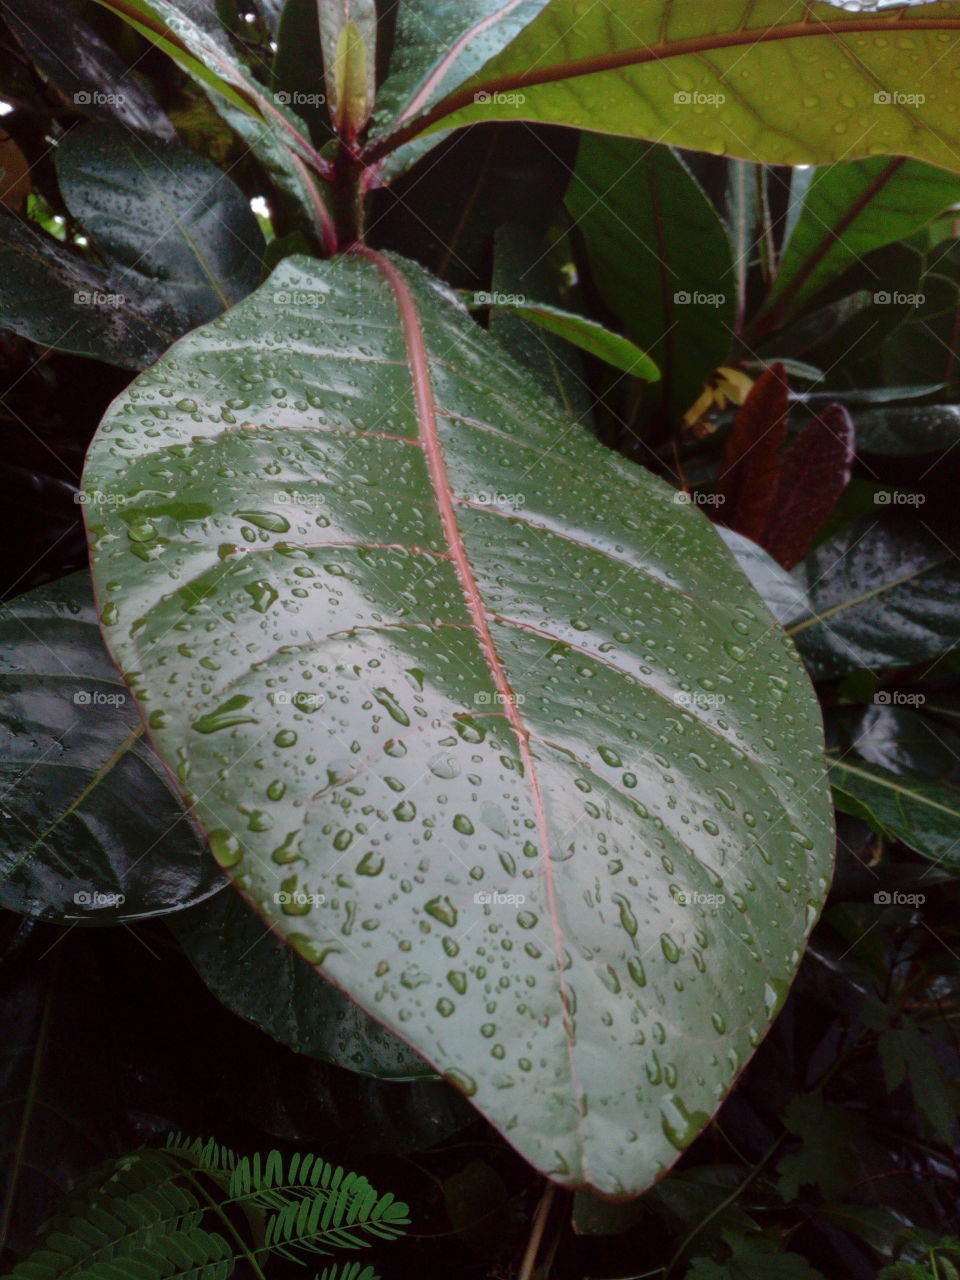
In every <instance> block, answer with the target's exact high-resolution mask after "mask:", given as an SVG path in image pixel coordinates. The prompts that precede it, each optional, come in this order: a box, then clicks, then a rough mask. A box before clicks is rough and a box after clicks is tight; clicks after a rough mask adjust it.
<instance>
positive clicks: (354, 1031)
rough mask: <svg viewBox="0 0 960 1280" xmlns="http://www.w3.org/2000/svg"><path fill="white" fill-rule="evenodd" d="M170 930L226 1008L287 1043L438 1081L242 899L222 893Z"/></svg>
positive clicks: (339, 1060) (385, 1073)
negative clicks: (273, 930) (273, 931)
mask: <svg viewBox="0 0 960 1280" xmlns="http://www.w3.org/2000/svg"><path fill="white" fill-rule="evenodd" d="M168 924H169V926H170V928H171V930H172V931H173V933H174V934H175V936H176V937H177V939H178V941H179V942H180V945H181V946H182V947H183V949H184V951H185V952H186V953H187V955H188V956H189V958H190V960H191V962H192V963H193V965H194V966H195V967H196V969H197V971H198V972H199V974H200V976H201V977H202V978H203V980H204V982H205V983H206V984H207V986H208V987H209V988H210V990H211V991H212V992H213V994H214V995H215V996H216V997H217V999H218V1000H219V1001H220V1002H221V1004H225V1005H226V1006H227V1008H228V1009H231V1010H232V1011H233V1012H234V1013H236V1014H239V1015H240V1017H241V1018H246V1019H247V1021H248V1022H252V1023H253V1024H254V1026H256V1027H259V1028H260V1030H261V1031H265V1032H266V1033H267V1034H268V1035H270V1036H273V1038H274V1039H275V1040H279V1041H280V1042H281V1044H285V1045H287V1046H288V1047H289V1048H290V1049H293V1050H294V1051H295V1052H297V1053H309V1054H312V1055H313V1056H314V1057H318V1058H324V1059H326V1061H328V1062H333V1063H336V1065H337V1066H340V1067H346V1068H347V1069H348V1070H350V1071H362V1072H364V1073H366V1074H368V1075H372V1076H378V1077H380V1078H381V1079H394V1080H413V1079H418V1078H422V1079H426V1078H431V1077H435V1075H436V1073H435V1072H434V1071H433V1070H432V1069H431V1068H430V1067H429V1066H428V1064H427V1063H426V1062H424V1060H423V1059H422V1058H421V1057H419V1056H418V1055H417V1054H415V1053H414V1052H413V1050H412V1049H410V1048H408V1047H407V1045H405V1044H404V1043H403V1041H402V1040H398V1039H397V1038H396V1036H392V1035H391V1034H390V1033H389V1031H387V1030H385V1029H384V1028H383V1027H382V1026H380V1024H379V1023H377V1022H374V1021H373V1019H372V1018H368V1017H367V1015H366V1014H365V1013H364V1012H363V1010H362V1009H360V1008H359V1007H358V1006H357V1005H355V1004H354V1003H353V1001H352V1000H348V999H347V997H346V996H345V995H343V994H342V993H341V992H340V991H338V990H337V988H336V987H334V986H331V985H330V983H329V982H327V981H326V980H325V979H324V978H322V977H321V976H320V975H319V974H318V973H317V971H316V970H315V969H312V968H311V967H310V966H309V965H308V964H306V962H305V961H304V960H303V959H302V958H301V957H300V956H298V955H297V954H296V952H295V951H293V950H292V949H291V948H290V947H288V946H285V945H284V943H283V942H282V941H281V939H280V938H278V937H277V936H276V935H275V934H273V933H271V932H270V930H269V929H268V928H267V926H266V925H265V924H264V923H263V921H262V920H261V919H260V917H259V916H258V915H257V914H256V912H255V911H252V910H251V909H250V908H249V907H248V906H247V904H246V903H245V902H244V901H243V899H242V898H241V897H240V896H239V894H236V893H233V892H232V891H231V890H229V889H228V890H227V891H226V892H225V893H218V894H217V895H216V896H215V897H213V898H210V899H209V900H208V901H206V902H204V903H201V904H200V905H199V906H197V907H193V908H192V909H191V910H189V911H182V912H178V913H177V915H176V916H171V917H170V919H169V921H168Z"/></svg>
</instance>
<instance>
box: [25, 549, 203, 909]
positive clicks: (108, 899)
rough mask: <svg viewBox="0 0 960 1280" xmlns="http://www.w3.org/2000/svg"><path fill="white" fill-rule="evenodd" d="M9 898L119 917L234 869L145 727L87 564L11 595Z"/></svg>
mask: <svg viewBox="0 0 960 1280" xmlns="http://www.w3.org/2000/svg"><path fill="white" fill-rule="evenodd" d="M0 637H2V645H0V649H2V658H0V773H2V776H3V792H4V799H3V811H4V821H3V836H2V844H0V903H2V905H3V906H5V907H8V908H10V909H11V910H14V911H19V912H22V913H24V914H26V915H32V916H37V917H40V918H42V919H46V920H58V921H76V922H82V923H85V924H112V923H115V922H116V921H117V920H132V919H137V918H140V917H142V916H151V915H162V914H164V913H166V912H169V911H177V910H179V909H181V908H182V907H187V906H190V905H191V904H192V903H195V902H199V901H200V900H201V899H203V898H205V897H207V896H208V895H209V894H211V893H213V892H215V891H216V889H217V888H218V887H219V886H220V885H221V884H222V882H223V875H222V873H221V872H220V870H219V868H218V867H217V865H216V863H215V862H214V860H213V858H211V857H210V854H209V851H208V850H207V849H206V848H205V846H204V844H203V841H202V840H201V838H200V837H199V835H198V833H197V832H196V830H195V829H194V827H193V826H192V824H191V822H190V820H189V819H188V818H187V817H186V815H185V814H184V811H183V805H182V803H181V800H180V797H179V795H178V794H177V792H176V790H175V789H174V787H173V785H172V784H171V782H170V779H169V776H168V775H167V773H166V770H165V769H164V767H163V765H162V764H161V763H160V761H159V760H158V759H157V757H156V755H155V753H154V752H153V750H152V748H151V747H150V745H149V744H148V743H147V742H146V741H145V740H144V738H143V729H142V725H141V723H140V717H139V716H138V714H137V710H136V707H135V705H134V702H133V699H132V697H131V696H130V694H129V691H128V690H127V689H126V687H125V686H124V684H123V683H122V681H121V680H120V677H119V674H118V672H117V670H116V668H115V667H114V665H113V662H112V661H111V658H110V655H109V654H108V653H107V651H106V649H105V647H104V644H103V641H102V639H101V637H100V631H99V628H98V626H97V615H96V611H95V609H94V607H93V601H92V599H91V594H90V580H89V577H88V576H87V574H85V573H84V574H74V575H72V576H71V577H69V578H64V579H62V580H61V581H60V582H57V583H54V584H52V585H50V586H45V587H39V588H37V589H36V590H35V591H31V592H29V593H28V594H27V595H24V596H20V597H18V598H17V599H16V600H13V601H11V602H9V603H8V604H5V605H3V606H0Z"/></svg>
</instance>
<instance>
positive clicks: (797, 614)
mask: <svg viewBox="0 0 960 1280" xmlns="http://www.w3.org/2000/svg"><path fill="white" fill-rule="evenodd" d="M718 532H719V534H720V536H721V537H722V538H723V540H724V542H725V543H726V544H727V546H728V547H729V548H730V550H731V551H732V552H733V554H734V555H735V556H736V559H737V563H738V564H739V566H740V568H741V569H742V570H743V572H744V573H745V574H746V575H747V577H748V578H749V579H750V581H751V582H752V583H753V585H754V587H755V589H756V590H757V591H758V592H759V594H760V597H761V599H762V600H763V603H764V604H765V605H766V606H767V608H768V609H769V610H770V612H771V613H772V614H773V616H774V617H775V618H776V620H777V621H778V622H779V623H780V625H781V626H784V627H786V626H789V625H790V623H791V622H795V621H796V620H797V619H798V618H802V617H804V616H805V615H806V614H808V613H809V612H810V602H809V600H808V599H807V595H806V592H805V591H804V589H803V587H802V586H801V585H800V583H799V582H798V581H797V579H796V578H795V577H794V576H793V574H791V573H788V572H787V570H786V569H784V568H782V567H781V566H780V565H778V564H777V562H776V560H774V558H773V557H772V556H771V555H770V554H769V552H766V551H764V549H763V547H758V546H757V544H756V543H755V542H751V541H750V539H749V538H745V537H744V536H743V534H742V533H734V531H733V530H732V529H723V528H721V529H718Z"/></svg>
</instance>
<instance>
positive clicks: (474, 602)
mask: <svg viewBox="0 0 960 1280" xmlns="http://www.w3.org/2000/svg"><path fill="white" fill-rule="evenodd" d="M354 252H356V253H358V254H361V255H362V256H363V257H365V258H367V259H369V261H371V262H372V263H374V265H375V266H376V267H377V269H378V270H379V271H380V272H381V274H382V275H383V276H384V277H385V278H386V280H387V282H388V284H389V285H390V287H391V288H392V290H393V292H394V295H395V296H396V299H397V308H398V310H399V313H400V321H401V324H402V325H403V336H404V341H405V343H406V347H407V354H408V357H409V364H410V375H411V378H412V381H413V394H414V401H415V404H416V410H417V421H418V423H419V427H420V440H421V442H422V444H423V449H424V452H425V453H426V456H427V467H428V469H429V472H430V482H431V484H432V486H433V491H434V495H435V497H436V501H437V507H438V509H439V512H440V521H441V524H442V526H443V532H444V537H445V539H446V543H447V547H448V548H449V551H450V558H451V559H452V560H453V563H454V566H455V568H456V572H457V577H458V578H459V580H460V586H461V588H462V590H463V595H464V599H465V600H466V603H467V608H468V610H469V612H470V619H471V622H472V624H473V627H474V630H475V631H476V634H477V637H478V639H479V641H480V647H481V649H482V650H483V655H484V658H485V659H486V662H487V666H488V667H489V669H490V674H491V675H492V677H493V681H494V684H495V685H496V686H497V691H498V693H500V695H501V700H502V703H503V711H504V715H505V716H506V718H507V720H508V721H509V723H510V727H511V728H512V729H513V731H514V733H515V734H516V737H517V743H518V745H519V748H520V758H521V760H522V761H523V771H524V774H525V775H526V778H527V781H528V783H529V786H530V792H531V797H532V800H533V809H534V813H535V815H536V821H537V832H538V835H539V837H540V848H541V851H542V853H543V870H544V884H545V886H546V891H547V906H548V909H549V912H550V921H551V924H552V926H553V939H554V955H555V957H556V966H557V978H558V982H559V987H560V1000H561V1003H562V1005H563V1022H564V1032H565V1035H566V1039H567V1049H568V1053H569V1058H570V1076H571V1083H572V1084H573V1086H574V1089H575V1091H576V1094H577V1109H578V1113H579V1116H580V1118H582V1117H583V1115H584V1114H585V1106H584V1096H583V1090H582V1089H581V1087H580V1082H579V1078H578V1072H577V1066H576V1061H575V1059H574V1055H573V1018H572V1015H571V1003H572V1002H571V1000H570V992H569V990H568V988H567V980H566V976H565V956H564V949H563V938H564V935H563V930H562V928H561V926H560V916H559V912H558V909H557V887H556V883H555V880H554V871H553V860H552V858H551V856H550V847H551V841H550V828H549V825H548V823H547V812H546V807H545V805H544V802H543V792H542V791H541V789H540V779H539V776H538V774H537V769H536V765H535V763H534V759H533V753H532V751H531V749H530V735H529V733H528V732H527V729H526V726H525V725H524V723H523V720H522V719H521V717H520V714H519V712H518V710H517V704H516V699H515V697H514V693H513V689H512V688H511V686H510V681H509V679H508V678H507V673H506V671H505V670H504V667H503V663H502V662H501V661H500V655H499V654H498V653H497V649H496V645H495V644H494V642H493V636H492V635H491V634H490V625H489V623H488V621H487V611H486V608H485V606H484V603H483V598H482V596H481V595H480V589H479V587H478V586H477V581H476V578H475V577H474V574H473V568H472V566H471V564H470V559H469V557H468V555H467V549H466V547H465V546H464V542H463V535H462V533H461V532H460V526H459V524H458V523H457V515H456V508H455V507H454V501H453V494H452V492H451V489H450V479H449V476H448V474H447V464H446V460H445V458H444V456H443V446H442V444H441V443H440V432H439V430H438V427H437V416H438V415H437V406H436V402H435V400H434V396H433V384H432V382H431V380H430V365H429V360H428V357H427V349H426V345H425V343H424V340H423V329H422V326H421V324H420V316H419V313H418V311H417V304H416V302H415V301H414V299H413V294H412V293H411V292H410V286H409V285H408V284H407V282H406V280H405V279H404V277H403V274H402V273H401V272H400V271H399V270H398V269H397V268H396V267H395V266H394V265H393V263H392V262H391V261H390V260H389V259H388V258H386V257H384V256H383V255H382V254H380V253H377V252H376V251H375V250H373V249H369V248H367V246H366V245H355V246H354Z"/></svg>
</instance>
